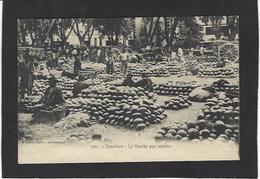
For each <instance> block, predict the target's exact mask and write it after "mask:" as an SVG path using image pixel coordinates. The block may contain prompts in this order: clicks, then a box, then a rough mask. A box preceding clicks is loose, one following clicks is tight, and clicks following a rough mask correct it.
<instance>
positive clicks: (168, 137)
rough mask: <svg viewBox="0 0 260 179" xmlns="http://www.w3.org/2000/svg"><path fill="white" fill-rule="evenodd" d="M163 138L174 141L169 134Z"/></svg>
mask: <svg viewBox="0 0 260 179" xmlns="http://www.w3.org/2000/svg"><path fill="white" fill-rule="evenodd" d="M164 137H165V139H168V140H173V139H174V136H173V135H171V134H169V133H167V134H165V136H164Z"/></svg>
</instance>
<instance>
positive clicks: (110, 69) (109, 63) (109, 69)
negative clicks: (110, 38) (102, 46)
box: [106, 47, 114, 75]
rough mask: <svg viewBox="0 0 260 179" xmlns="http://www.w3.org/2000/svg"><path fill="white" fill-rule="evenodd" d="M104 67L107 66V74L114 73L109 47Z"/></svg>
mask: <svg viewBox="0 0 260 179" xmlns="http://www.w3.org/2000/svg"><path fill="white" fill-rule="evenodd" d="M106 65H107V74H111V75H112V74H113V73H114V58H113V52H112V48H111V47H109V49H108V52H107V54H106Z"/></svg>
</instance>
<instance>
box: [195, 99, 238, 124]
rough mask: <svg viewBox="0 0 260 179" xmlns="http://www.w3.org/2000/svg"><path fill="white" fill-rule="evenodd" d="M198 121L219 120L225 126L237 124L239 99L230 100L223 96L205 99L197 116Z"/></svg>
mask: <svg viewBox="0 0 260 179" xmlns="http://www.w3.org/2000/svg"><path fill="white" fill-rule="evenodd" d="M198 118H199V119H205V120H209V121H213V122H214V121H216V120H221V121H223V122H224V123H227V124H236V125H238V123H239V98H237V97H235V98H233V99H230V98H228V97H226V96H225V95H223V96H219V97H213V98H210V99H207V101H206V103H205V105H204V106H203V107H202V109H201V112H200V114H199V117H198Z"/></svg>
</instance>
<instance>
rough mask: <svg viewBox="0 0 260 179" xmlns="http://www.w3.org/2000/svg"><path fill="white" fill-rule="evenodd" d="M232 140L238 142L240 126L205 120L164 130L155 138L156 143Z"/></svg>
mask: <svg viewBox="0 0 260 179" xmlns="http://www.w3.org/2000/svg"><path fill="white" fill-rule="evenodd" d="M216 139H217V140H222V141H226V140H232V141H234V142H238V140H239V127H238V125H228V124H225V123H224V122H223V121H221V120H217V121H215V122H211V121H207V120H204V119H201V120H198V121H197V122H194V123H188V124H187V125H186V126H185V127H178V128H162V129H161V130H160V131H158V133H157V135H156V136H155V140H156V141H161V140H174V141H200V140H210V141H213V140H216Z"/></svg>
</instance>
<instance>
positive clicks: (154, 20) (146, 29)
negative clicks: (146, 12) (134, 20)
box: [141, 17, 161, 45]
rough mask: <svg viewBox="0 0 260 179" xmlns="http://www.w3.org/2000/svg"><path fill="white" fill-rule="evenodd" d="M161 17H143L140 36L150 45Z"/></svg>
mask: <svg viewBox="0 0 260 179" xmlns="http://www.w3.org/2000/svg"><path fill="white" fill-rule="evenodd" d="M160 18H161V17H143V18H142V23H143V28H142V31H141V36H143V37H144V38H145V42H146V43H147V45H151V44H152V43H153V40H154V36H155V34H156V32H157V31H158V30H159V27H160V26H159V25H160V23H159V22H160Z"/></svg>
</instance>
